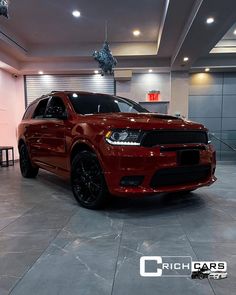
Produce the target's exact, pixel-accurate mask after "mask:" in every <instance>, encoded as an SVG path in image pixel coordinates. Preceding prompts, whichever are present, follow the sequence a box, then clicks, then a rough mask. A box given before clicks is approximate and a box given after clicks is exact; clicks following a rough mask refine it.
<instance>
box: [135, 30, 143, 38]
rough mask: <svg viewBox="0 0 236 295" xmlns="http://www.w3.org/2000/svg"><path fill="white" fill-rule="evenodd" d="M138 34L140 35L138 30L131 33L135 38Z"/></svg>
mask: <svg viewBox="0 0 236 295" xmlns="http://www.w3.org/2000/svg"><path fill="white" fill-rule="evenodd" d="M140 34H141V33H140V31H139V30H134V31H133V35H134V36H135V37H138V36H139V35H140Z"/></svg>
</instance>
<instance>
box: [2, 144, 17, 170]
mask: <svg viewBox="0 0 236 295" xmlns="http://www.w3.org/2000/svg"><path fill="white" fill-rule="evenodd" d="M9 152H11V159H9ZM4 153H5V157H4V161H3V155H4ZM0 166H1V167H9V166H14V148H13V146H0Z"/></svg>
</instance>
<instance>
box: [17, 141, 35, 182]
mask: <svg viewBox="0 0 236 295" xmlns="http://www.w3.org/2000/svg"><path fill="white" fill-rule="evenodd" d="M19 153H20V170H21V174H22V176H23V177H25V178H35V177H36V176H37V175H38V171H39V168H37V167H33V166H32V164H31V161H30V157H29V153H28V150H27V147H26V145H25V144H22V145H21V146H20V148H19Z"/></svg>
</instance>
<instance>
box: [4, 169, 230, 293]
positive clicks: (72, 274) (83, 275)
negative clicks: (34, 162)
mask: <svg viewBox="0 0 236 295" xmlns="http://www.w3.org/2000/svg"><path fill="white" fill-rule="evenodd" d="M217 176H218V181H217V183H216V184H215V185H213V186H212V187H210V188H204V189H200V190H198V191H196V192H195V193H191V194H188V195H186V196H185V197H183V196H182V197H180V196H176V195H160V196H155V197H151V198H145V199H138V200H125V199H123V200H120V199H116V200H115V201H114V202H113V203H112V204H111V205H109V207H108V208H106V210H102V211H89V210H86V209H83V208H80V207H78V206H77V204H76V202H75V201H74V199H73V196H72V193H71V191H70V188H69V185H68V184H67V183H66V182H64V181H62V180H59V179H58V178H57V177H55V176H53V175H51V174H48V173H46V172H40V174H39V177H38V178H37V179H36V180H25V179H22V178H21V176H20V173H19V167H18V165H17V166H16V167H15V168H8V169H6V168H4V169H3V168H2V169H1V170H0V295H6V294H13V295H64V294H65V295H75V294H76V295H97V294H99V295H108V294H109V295H110V294H113V295H121V294H122V295H133V294H142V295H154V294H155V295H156V294H163V295H169V294H171V295H172V294H175V295H178V294H184V295H190V294H191V295H195V294H196V295H201V294H204V295H205V294H206V295H212V294H216V295H221V294H222V295H227V294H228V295H229V294H232V295H233V294H236V166H233V165H218V169H217ZM142 255H152V256H153V255H157V256H162V255H163V256H164V255H171V256H174V255H177V256H182V255H189V256H192V257H193V259H198V260H201V259H202V260H208V261H209V260H226V261H227V262H228V278H227V279H224V280H219V281H217V280H208V279H205V280H192V279H191V278H163V277H162V278H143V277H140V275H139V258H140V256H142Z"/></svg>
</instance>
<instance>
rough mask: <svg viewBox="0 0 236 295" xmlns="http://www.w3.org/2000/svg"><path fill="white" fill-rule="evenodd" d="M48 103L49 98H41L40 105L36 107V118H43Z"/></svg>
mask: <svg viewBox="0 0 236 295" xmlns="http://www.w3.org/2000/svg"><path fill="white" fill-rule="evenodd" d="M47 103H48V98H46V99H42V100H40V102H39V104H38V106H37V107H36V110H35V111H34V116H33V118H35V119H41V118H43V116H44V113H45V111H46V107H47Z"/></svg>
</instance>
